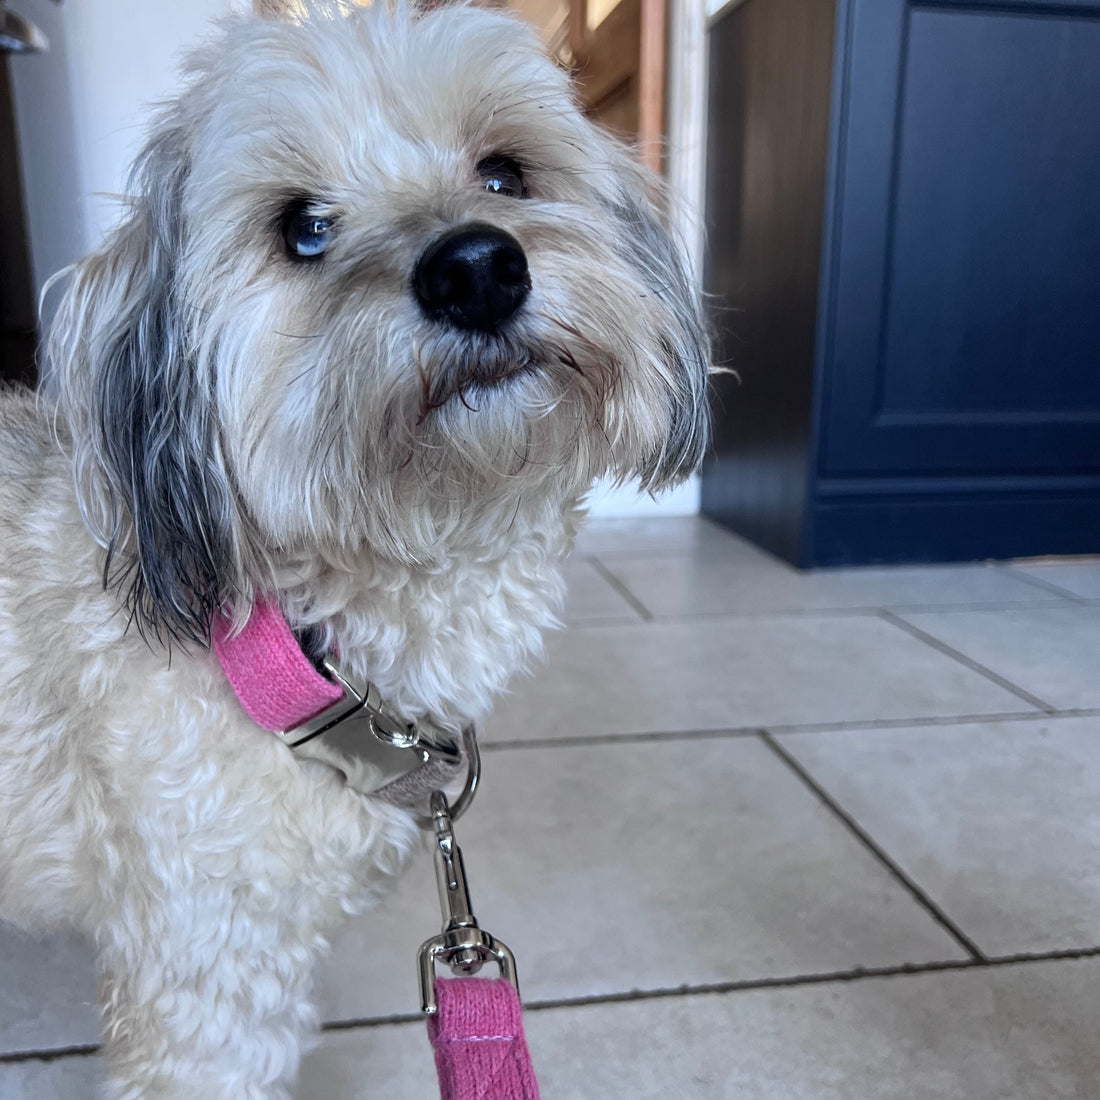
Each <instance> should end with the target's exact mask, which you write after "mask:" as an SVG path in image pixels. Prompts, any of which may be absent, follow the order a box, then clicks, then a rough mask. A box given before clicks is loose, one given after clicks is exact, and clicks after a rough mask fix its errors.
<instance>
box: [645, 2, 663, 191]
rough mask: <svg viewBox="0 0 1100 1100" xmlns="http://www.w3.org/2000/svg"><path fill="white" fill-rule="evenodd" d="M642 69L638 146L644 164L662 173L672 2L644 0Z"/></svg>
mask: <svg viewBox="0 0 1100 1100" xmlns="http://www.w3.org/2000/svg"><path fill="white" fill-rule="evenodd" d="M641 4H642V12H641V41H640V43H639V49H638V52H639V58H638V69H639V73H640V79H639V80H638V146H639V150H638V151H639V155H640V156H641V160H642V163H643V164H644V165H645V166H646V167H647V168H650V169H652V170H653V171H654V172H660V171H661V170H662V167H663V161H664V135H665V80H666V68H667V61H666V47H667V42H668V34H667V26H668V0H641Z"/></svg>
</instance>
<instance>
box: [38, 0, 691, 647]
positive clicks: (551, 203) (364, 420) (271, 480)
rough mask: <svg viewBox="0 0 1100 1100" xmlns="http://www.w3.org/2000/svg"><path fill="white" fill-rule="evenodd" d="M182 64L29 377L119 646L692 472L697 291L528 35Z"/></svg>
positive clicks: (208, 56)
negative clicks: (128, 188)
mask: <svg viewBox="0 0 1100 1100" xmlns="http://www.w3.org/2000/svg"><path fill="white" fill-rule="evenodd" d="M190 69H191V82H190V84H189V86H188V88H187V90H185V91H184V92H183V94H182V95H181V96H180V97H179V98H178V99H177V100H176V101H175V102H173V103H172V104H170V105H169V106H168V107H167V108H166V109H165V111H164V112H163V113H162V114H161V116H160V118H159V121H158V123H157V125H156V128H155V129H154V132H153V134H152V136H151V138H150V141H149V143H148V145H147V147H146V150H145V152H144V153H143V155H142V158H141V160H140V161H139V163H138V165H137V166H136V170H135V182H136V185H137V187H136V189H137V191H138V192H139V194H138V197H137V198H135V200H134V204H133V210H132V213H131V216H130V217H129V219H128V220H127V221H126V222H125V223H124V224H123V225H122V226H121V227H120V229H119V230H118V231H117V232H116V234H115V235H114V236H113V238H112V239H111V240H110V241H109V242H108V243H107V245H106V246H105V247H104V249H103V250H102V251H101V252H100V253H98V254H96V255H94V256H92V257H90V258H89V259H88V260H86V261H84V262H83V263H82V264H81V265H79V266H78V269H77V272H76V276H75V279H74V281H73V284H72V287H71V289H70V291H69V294H68V296H67V299H66V302H65V303H64V305H63V308H62V311H61V313H60V320H59V324H58V329H57V334H56V336H55V340H54V343H53V346H52V356H51V357H52V361H53V364H54V369H55V371H56V374H57V378H58V382H59V384H60V387H61V398H62V408H63V410H64V412H65V414H66V417H67V419H68V421H69V423H70V425H71V429H72V431H73V435H74V444H75V452H76V459H77V465H78V483H79V485H80V487H81V491H82V493H83V497H84V505H85V511H86V516H87V519H88V521H89V524H90V526H91V527H92V529H93V531H95V532H96V533H97V534H98V535H99V536H100V537H101V538H103V539H104V541H105V542H107V543H109V544H110V545H111V546H112V547H113V551H114V554H115V560H116V565H117V564H118V563H121V564H122V567H123V571H124V572H126V573H127V575H126V580H125V583H126V584H127V585H129V586H131V588H130V597H131V606H132V608H133V609H134V610H135V611H136V613H137V615H138V617H139V619H142V620H145V625H152V626H154V628H155V627H157V626H160V627H161V628H162V629H167V630H168V631H169V632H173V631H174V632H177V633H183V634H190V635H192V636H196V635H197V636H200V637H201V636H202V633H203V631H204V629H205V622H206V621H207V619H208V616H209V614H210V612H211V610H212V608H213V607H214V606H216V605H217V604H218V603H220V602H221V601H222V600H224V599H225V598H226V597H227V595H229V594H230V593H232V592H234V591H247V590H248V589H249V587H250V585H252V584H258V583H262V577H261V576H257V575H256V574H257V573H259V572H262V564H263V562H264V561H266V560H267V559H268V556H269V554H270V553H272V552H278V551H279V550H285V551H287V552H291V551H294V552H301V551H302V550H303V549H306V550H308V549H309V548H316V549H317V550H318V552H325V553H332V554H338V553H341V552H346V551H355V549H356V548H359V547H362V546H364V545H369V546H372V547H373V548H374V549H375V550H377V551H378V552H379V553H383V554H387V555H391V556H395V557H398V558H404V559H405V560H410V561H414V560H425V559H428V558H430V557H431V556H432V554H433V553H434V552H435V548H434V543H435V541H436V539H437V538H438V535H439V532H440V530H443V529H446V528H447V527H448V526H452V525H453V524H454V523H455V522H456V520H457V517H459V516H462V515H468V514H470V513H475V512H476V511H477V510H478V509H479V508H480V507H482V506H484V505H485V504H486V503H491V504H493V505H494V506H495V505H498V504H501V505H506V504H507V502H509V501H515V502H517V503H518V502H519V501H520V500H523V499H527V500H530V499H533V498H542V499H545V500H546V501H547V505H548V507H560V505H561V502H562V501H564V500H566V499H568V498H569V497H570V496H573V495H576V494H577V493H579V492H582V491H583V490H584V489H585V488H586V487H587V485H588V484H589V483H590V482H591V480H592V479H593V478H594V477H596V476H599V475H601V474H603V473H605V472H608V471H610V472H612V473H614V474H616V475H619V476H622V477H631V476H636V477H638V478H639V479H640V480H641V482H642V483H643V484H644V485H645V486H647V487H649V488H659V487H661V486H663V485H665V484H668V483H670V482H673V481H675V480H677V479H678V478H680V477H682V476H684V475H685V474H686V473H687V472H689V471H690V470H691V469H693V468H694V467H695V465H696V464H697V462H698V460H699V459H700V457H701V453H702V449H703V447H704V446H705V437H706V432H705V400H704V395H703V390H704V384H705V375H706V369H707V347H706V342H705V339H704V336H703V330H702V323H701V320H700V314H699V309H698V304H697V301H696V297H695V294H694V292H693V290H692V288H691V286H690V285H689V282H688V280H687V278H686V275H685V272H684V268H683V265H682V263H681V261H680V258H679V256H678V253H677V250H676V248H675V247H674V245H673V244H672V242H671V241H670V239H669V237H668V235H667V234H666V232H665V231H664V230H663V229H662V228H661V226H660V224H659V221H658V218H657V216H656V213H655V211H654V208H653V206H652V204H651V202H650V199H649V197H648V196H647V189H648V187H649V184H648V181H647V180H646V178H645V176H644V175H643V174H642V172H641V170H640V169H638V168H637V167H636V166H635V165H634V163H633V162H632V161H631V159H630V158H629V157H628V156H627V155H626V154H625V153H624V151H623V150H622V149H621V148H620V147H619V146H618V145H616V144H615V143H613V142H611V141H610V140H609V139H607V138H606V137H605V136H604V135H603V134H602V133H601V132H600V131H599V130H597V129H596V128H595V127H594V126H592V125H591V124H590V123H589V122H588V121H587V120H586V119H585V118H584V117H583V116H582V115H581V114H580V113H579V112H578V110H577V109H576V107H575V105H574V103H573V101H572V98H571V95H570V89H569V86H568V82H567V79H566V77H565V76H564V75H563V74H562V73H561V72H560V71H559V70H558V69H557V68H556V67H555V66H554V65H553V64H552V63H551V62H550V61H549V60H548V59H547V58H546V57H545V56H544V55H543V53H542V51H541V48H540V46H539V45H538V43H537V41H536V39H535V38H534V36H533V35H532V33H531V32H530V31H528V30H527V29H526V28H525V27H524V26H523V25H521V24H520V23H518V22H516V21H514V20H512V19H510V18H508V17H506V16H503V15H499V14H495V13H491V12H488V11H483V10H479V9H475V8H466V7H454V8H443V9H440V10H436V11H432V12H429V13H424V14H421V13H417V12H414V11H412V10H411V9H403V8H399V9H397V10H393V9H387V8H386V7H384V6H379V7H376V8H367V9H359V8H356V9H353V10H350V11H347V10H340V9H336V8H328V7H326V8H318V9H314V10H313V11H312V12H311V14H310V15H309V16H308V17H305V18H301V19H278V18H276V19H261V18H256V17H242V18H241V19H239V20H238V21H237V22H235V23H232V24H230V25H229V26H228V27H227V28H226V30H225V32H224V34H223V36H222V37H221V38H219V39H218V40H217V41H215V42H213V43H212V44H211V45H210V46H208V47H207V48H206V49H204V50H202V51H200V52H198V53H197V54H196V55H194V57H193V58H192V60H191V63H190ZM490 510H491V511H493V512H494V514H496V513H498V512H499V511H500V509H498V508H496V507H494V508H493V509H490Z"/></svg>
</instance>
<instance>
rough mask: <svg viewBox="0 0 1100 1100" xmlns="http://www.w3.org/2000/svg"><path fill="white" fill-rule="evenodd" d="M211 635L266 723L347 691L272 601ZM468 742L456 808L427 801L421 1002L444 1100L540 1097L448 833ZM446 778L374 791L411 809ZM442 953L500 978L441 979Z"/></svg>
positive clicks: (492, 946) (512, 1002)
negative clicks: (429, 837) (439, 915)
mask: <svg viewBox="0 0 1100 1100" xmlns="http://www.w3.org/2000/svg"><path fill="white" fill-rule="evenodd" d="M210 635H211V638H210V640H211V646H212V648H213V650H214V652H215V654H216V655H217V658H218V661H219V662H220V664H221V666H222V670H223V671H224V673H225V676H226V679H227V680H228V681H229V683H230V685H231V686H232V688H233V691H234V692H235V693H236V696H237V698H238V700H239V701H240V703H241V706H242V707H243V708H244V710H245V712H246V713H247V714H248V716H249V717H250V718H251V719H252V720H253V721H254V722H255V723H256V724H257V725H258V726H262V727H263V728H264V729H267V730H270V731H272V732H279V733H282V732H283V731H287V730H292V729H294V728H295V727H299V726H301V725H302V724H303V723H305V722H307V721H309V720H312V719H314V718H316V717H317V716H318V715H322V714H323V713H324V712H326V711H328V710H331V709H332V708H335V707H336V706H337V705H338V704H339V703H340V702H341V700H343V698H344V689H343V688H342V687H340V686H339V685H337V684H335V683H334V682H333V681H332V680H330V679H328V678H327V677H326V676H324V675H322V674H321V673H320V672H319V671H318V670H317V668H316V667H315V666H314V664H313V662H311V661H310V660H309V658H308V657H306V655H305V654H304V653H303V652H302V649H301V647H300V646H299V644H298V641H297V639H296V638H295V637H294V634H293V632H292V631H291V629H290V627H289V626H288V625H287V622H286V619H285V618H284V617H283V613H282V611H281V610H280V609H279V606H278V604H277V603H276V602H275V601H274V600H273V599H270V598H268V597H260V598H259V599H257V601H256V603H255V605H254V606H253V608H252V614H251V615H250V617H249V620H248V622H247V623H246V624H245V626H244V628H243V629H242V630H241V631H240V632H239V633H237V634H235V635H234V634H232V631H231V628H230V622H229V620H228V619H227V618H224V617H222V616H215V619H214V621H213V622H212V623H211V629H210ZM470 743H471V746H472V749H473V751H472V752H471V753H470V757H471V759H470V760H469V762H468V766H469V768H470V779H468V781H467V791H466V792H464V797H463V799H460V802H461V805H460V804H459V803H456V804H455V806H454V808H453V812H452V808H451V807H450V806H449V805H448V803H447V799H446V797H445V796H444V795H443V793H442V792H441V791H435V793H433V794H432V799H431V803H432V811H433V824H434V827H435V830H436V845H435V847H436V871H437V874H436V878H437V882H438V885H439V892H440V900H441V904H442V907H443V917H444V922H445V923H444V927H443V932H442V934H441V935H440V936H437V937H435V938H434V939H432V940H429V941H428V942H427V943H425V944H424V946H423V947H422V948H421V949H420V959H419V970H420V992H421V1007H422V1008H423V1010H424V1012H425V1013H427V1014H428V1038H429V1040H430V1041H431V1044H432V1048H433V1050H434V1051H435V1065H436V1070H437V1072H438V1074H439V1088H440V1093H441V1098H442V1100H539V1090H538V1084H537V1083H536V1081H535V1073H534V1070H533V1068H532V1066H531V1055H530V1052H529V1051H528V1049H527V1042H526V1040H525V1039H524V1035H523V1010H522V1007H521V1005H520V999H519V991H518V989H517V985H516V978H515V962H514V960H513V959H512V954H511V952H510V951H509V950H508V948H507V947H505V946H504V944H502V943H500V942H499V941H498V940H494V939H493V937H492V936H490V935H489V934H488V933H487V932H484V931H483V930H482V929H481V928H479V927H478V924H477V921H476V920H475V918H474V916H473V913H472V911H471V906H470V899H469V894H468V892H467V889H466V872H465V867H464V866H463V862H462V852H461V850H460V849H459V848H458V845H457V844H456V843H455V841H454V834H453V832H452V826H453V821H454V818H456V817H458V816H459V814H460V813H461V812H462V810H463V809H464V808H465V806H466V805H468V803H469V797H470V796H472V794H473V791H474V789H475V788H476V785H477V769H478V754H477V749H476V744H474V743H473V740H472V735H471V742H470ZM445 770H446V769H443V771H444V772H445ZM440 774H443V772H441V771H439V770H433V767H432V765H421V767H420V768H418V769H416V770H415V771H413V772H411V773H409V775H408V776H406V777H405V778H404V779H403V780H397V781H395V782H393V783H390V784H387V786H386V787H385V788H383V789H382V790H380V791H376V792H374V793H375V794H376V795H378V796H380V797H383V798H386V799H387V800H389V801H393V802H396V803H398V804H401V805H408V808H412V806H411V804H412V802H413V801H416V800H419V799H420V798H422V797H423V795H424V794H425V793H427V790H428V789H430V786H431V782H432V781H434V780H435V779H437V778H438V776H439V775H440ZM418 777H419V778H418ZM410 780H411V782H410ZM471 780H472V781H471ZM425 782H427V783H428V784H429V788H425V787H424V783H425ZM437 959H438V960H440V961H442V962H445V963H447V964H448V965H450V966H451V968H452V970H453V971H455V972H456V973H457V972H465V973H473V972H474V971H476V970H477V969H479V968H480V966H481V964H482V963H483V962H487V961H495V962H497V963H498V965H499V966H500V969H501V973H502V975H503V977H500V978H493V979H487V978H436V977H435V962H436V960H437Z"/></svg>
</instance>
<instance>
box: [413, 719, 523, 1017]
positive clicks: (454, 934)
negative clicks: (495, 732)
mask: <svg viewBox="0 0 1100 1100" xmlns="http://www.w3.org/2000/svg"><path fill="white" fill-rule="evenodd" d="M469 743H471V744H472V745H473V752H474V754H476V752H477V745H476V742H474V741H473V738H472V736H471V737H470V739H469ZM473 762H474V757H473V756H471V760H470V774H471V775H472V774H474V772H475V769H474V766H473ZM476 785H477V780H476V779H475V780H474V781H473V783H472V784H471V783H470V781H469V778H467V790H464V791H463V795H467V800H466V805H469V799H470V798H472V797H473V791H474V788H475V787H476ZM467 791H468V794H467ZM461 802H462V796H461V795H460V796H459V800H458V801H457V802H456V803H455V811H452V810H451V807H450V806H449V805H448V803H447V796H446V795H445V794H444V793H443V792H442V791H436V792H435V794H433V795H432V824H433V826H434V828H435V878H436V883H437V885H438V886H439V903H440V907H441V908H442V910H443V922H444V923H443V932H442V934H440V935H438V936H435V937H433V938H432V939H430V940H427V941H426V942H425V943H424V944H422V945H421V948H420V954H419V956H418V959H417V963H418V970H419V977H420V1008H421V1011H422V1012H424V1014H425V1015H427V1016H433V1015H435V1012H436V1009H437V1007H438V1006H437V1004H436V999H435V964H436V960H437V959H438V960H441V961H442V962H444V963H446V964H447V965H448V966H449V967H450V968H451V972H452V973H454V974H476V973H477V972H478V971H479V970H480V969H481V967H482V966H483V965H484V964H485V963H486V962H489V961H490V960H491V961H493V962H495V963H496V964H497V965H498V966H499V967H500V974H501V977H502V978H504V979H505V980H507V981H509V982H511V983H512V985H514V986H515V987H516V991H517V992H518V991H519V982H518V980H517V979H516V960H515V958H514V957H513V955H512V952H511V951H510V950H509V949H508V948H507V947H506V946H505V945H504V944H503V943H501V942H500V941H499V940H497V939H494V938H493V937H492V936H490V935H489V933H488V932H486V931H484V930H483V929H482V928H479V927H478V923H477V919H476V918H475V917H474V912H473V907H472V906H471V905H470V893H469V890H468V888H467V886H466V868H465V865H464V864H463V861H462V849H461V848H459V846H458V844H457V843H456V842H455V835H454V821H455V817H456V816H457V812H461V811H460V809H459V807H460V805H461ZM462 808H463V809H464V808H465V806H462Z"/></svg>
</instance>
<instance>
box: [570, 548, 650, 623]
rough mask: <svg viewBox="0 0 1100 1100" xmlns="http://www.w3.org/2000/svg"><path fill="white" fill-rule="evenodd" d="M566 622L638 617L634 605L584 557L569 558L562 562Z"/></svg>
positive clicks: (606, 620) (617, 619) (620, 620)
mask: <svg viewBox="0 0 1100 1100" xmlns="http://www.w3.org/2000/svg"><path fill="white" fill-rule="evenodd" d="M565 581H566V584H567V585H568V588H567V589H566V594H565V611H564V616H563V617H564V619H565V622H566V623H567V624H568V625H570V626H576V625H579V624H581V623H587V622H627V623H636V622H640V621H641V615H639V613H638V611H637V609H636V608H635V606H634V605H633V604H632V603H631V602H630V601H629V600H628V599H627V598H626V597H625V596H624V595H623V594H622V593H621V592H620V591H619V590H618V589H617V588H616V587H615V586H614V585H613V584H612V583H611V582H610V581H609V580H608V579H607V578H606V577H605V576H603V574H602V573H600V571H599V570H598V569H597V568H596V567H595V565H593V564H592V562H591V561H589V560H588V559H586V558H570V559H569V561H568V562H566V565H565Z"/></svg>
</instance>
